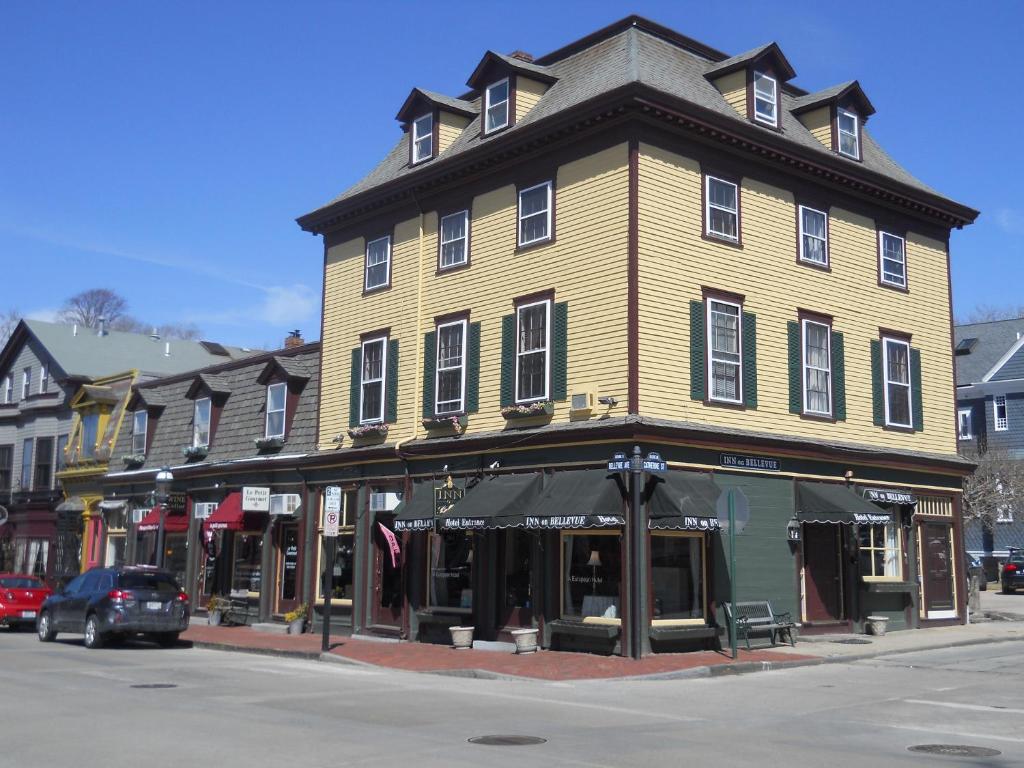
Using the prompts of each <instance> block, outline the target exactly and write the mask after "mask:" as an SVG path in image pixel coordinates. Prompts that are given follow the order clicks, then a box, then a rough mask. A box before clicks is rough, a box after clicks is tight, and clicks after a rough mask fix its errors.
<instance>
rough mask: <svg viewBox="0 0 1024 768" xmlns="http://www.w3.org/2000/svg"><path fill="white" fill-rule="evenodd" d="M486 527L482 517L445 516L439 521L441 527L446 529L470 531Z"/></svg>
mask: <svg viewBox="0 0 1024 768" xmlns="http://www.w3.org/2000/svg"><path fill="white" fill-rule="evenodd" d="M486 527H487V521H486V520H484V519H483V518H482V517H446V518H444V519H443V520H442V521H441V528H443V529H444V530H446V531H471V530H474V529H481V528H486Z"/></svg>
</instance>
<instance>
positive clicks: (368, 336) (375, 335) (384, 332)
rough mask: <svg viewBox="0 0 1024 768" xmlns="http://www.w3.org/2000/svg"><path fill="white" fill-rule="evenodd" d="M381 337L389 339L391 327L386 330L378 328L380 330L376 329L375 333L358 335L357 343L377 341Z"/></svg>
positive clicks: (368, 332)
mask: <svg viewBox="0 0 1024 768" xmlns="http://www.w3.org/2000/svg"><path fill="white" fill-rule="evenodd" d="M381 336H383V337H384V338H387V339H390V338H391V326H390V325H389V326H388V327H387V328H380V329H378V330H376V331H366V332H365V333H360V334H359V342H360V343H362V342H364V341H366V340H367V339H379V338H380V337H381Z"/></svg>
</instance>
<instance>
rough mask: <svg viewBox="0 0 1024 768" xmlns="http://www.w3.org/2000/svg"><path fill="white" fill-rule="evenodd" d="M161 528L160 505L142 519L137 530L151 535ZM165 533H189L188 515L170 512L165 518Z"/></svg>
mask: <svg viewBox="0 0 1024 768" xmlns="http://www.w3.org/2000/svg"><path fill="white" fill-rule="evenodd" d="M159 528H160V505H159V504H157V505H156V506H155V507H153V508H152V509H151V510H149V513H148V514H147V515H146V516H145V517H144V518H142V522H141V523H139V524H138V526H137V527H136V529H135V530H137V531H140V532H142V533H149V532H150V531H156V530H159ZM164 533H188V515H186V514H185V513H184V512H179V513H177V514H175V513H173V512H168V513H167V514H166V515H165V516H164Z"/></svg>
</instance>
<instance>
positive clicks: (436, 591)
mask: <svg viewBox="0 0 1024 768" xmlns="http://www.w3.org/2000/svg"><path fill="white" fill-rule="evenodd" d="M428 567H429V569H430V573H429V585H430V594H429V596H428V603H429V605H430V606H431V607H432V608H445V609H449V610H455V611H465V612H467V613H468V612H470V611H472V609H473V584H472V574H473V532H472V531H446V532H444V533H432V534H430V562H429V565H428Z"/></svg>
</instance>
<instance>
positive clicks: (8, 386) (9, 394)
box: [4, 373, 14, 405]
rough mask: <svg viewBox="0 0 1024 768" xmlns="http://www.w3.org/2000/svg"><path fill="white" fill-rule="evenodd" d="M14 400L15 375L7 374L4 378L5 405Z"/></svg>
mask: <svg viewBox="0 0 1024 768" xmlns="http://www.w3.org/2000/svg"><path fill="white" fill-rule="evenodd" d="M12 402H14V376H13V375H12V374H10V373H9V374H7V377H6V378H5V379H4V405H10V404H11V403H12Z"/></svg>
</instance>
